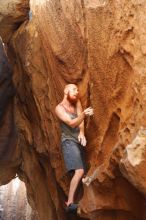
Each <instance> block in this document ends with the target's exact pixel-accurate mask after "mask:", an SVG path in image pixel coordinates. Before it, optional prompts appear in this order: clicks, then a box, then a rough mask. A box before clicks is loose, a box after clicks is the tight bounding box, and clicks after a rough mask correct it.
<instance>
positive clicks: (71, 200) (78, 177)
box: [67, 169, 84, 206]
mask: <svg viewBox="0 0 146 220" xmlns="http://www.w3.org/2000/svg"><path fill="white" fill-rule="evenodd" d="M83 175H84V170H83V169H77V170H75V174H74V176H73V178H72V180H71V182H70V189H69V195H68V201H67V206H68V205H69V204H71V203H74V195H75V191H76V189H77V186H78V184H79V182H80V180H81V178H82V177H83Z"/></svg>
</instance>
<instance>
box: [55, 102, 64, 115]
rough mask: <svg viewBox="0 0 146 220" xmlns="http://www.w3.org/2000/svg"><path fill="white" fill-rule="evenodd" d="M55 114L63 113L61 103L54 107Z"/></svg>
mask: <svg viewBox="0 0 146 220" xmlns="http://www.w3.org/2000/svg"><path fill="white" fill-rule="evenodd" d="M55 112H56V114H58V113H60V112H64V108H63V107H62V105H61V103H59V104H58V105H57V106H56V107H55Z"/></svg>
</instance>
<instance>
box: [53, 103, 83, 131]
mask: <svg viewBox="0 0 146 220" xmlns="http://www.w3.org/2000/svg"><path fill="white" fill-rule="evenodd" d="M55 113H56V115H57V116H58V118H59V119H60V120H61V121H63V122H64V123H66V124H67V125H69V126H70V127H72V128H75V127H77V126H79V125H80V124H81V123H82V121H83V120H84V118H85V112H84V111H83V112H81V114H80V115H78V117H77V118H74V119H71V118H70V117H69V115H68V114H67V113H66V112H65V110H64V108H63V107H62V106H59V105H57V106H56V108H55Z"/></svg>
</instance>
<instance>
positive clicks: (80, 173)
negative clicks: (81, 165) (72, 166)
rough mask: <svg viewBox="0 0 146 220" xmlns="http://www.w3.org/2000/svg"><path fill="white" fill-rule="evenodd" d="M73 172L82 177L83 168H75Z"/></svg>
mask: <svg viewBox="0 0 146 220" xmlns="http://www.w3.org/2000/svg"><path fill="white" fill-rule="evenodd" d="M75 173H76V175H78V176H81V177H82V176H83V175H84V169H77V170H76V171H75Z"/></svg>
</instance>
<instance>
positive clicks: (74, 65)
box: [0, 0, 146, 220]
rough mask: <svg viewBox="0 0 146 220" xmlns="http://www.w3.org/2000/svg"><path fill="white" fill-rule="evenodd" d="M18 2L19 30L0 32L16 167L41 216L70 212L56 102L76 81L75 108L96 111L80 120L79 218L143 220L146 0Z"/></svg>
mask: <svg viewBox="0 0 146 220" xmlns="http://www.w3.org/2000/svg"><path fill="white" fill-rule="evenodd" d="M17 3H18V2H17V1H16V2H15V5H17ZM19 3H20V4H19V9H20V8H22V15H23V16H22V18H21V19H20V17H19V16H18V17H17V19H18V20H19V25H20V23H21V22H22V21H23V20H25V21H24V22H23V23H22V24H21V25H20V26H19V27H17V30H14V29H13V31H12V29H11V28H8V29H7V33H9V34H7V35H9V36H11V38H7V37H5V31H4V29H2V28H1V29H0V32H1V35H2V36H3V38H4V40H5V42H7V43H8V54H9V59H10V61H11V64H12V66H13V70H14V78H13V79H14V84H15V87H16V90H17V94H16V98H15V106H16V108H15V120H16V125H17V129H18V134H19V137H18V140H19V149H21V156H19V157H20V158H21V165H20V166H19V169H18V170H17V173H18V175H19V177H20V178H21V179H22V180H23V181H24V182H25V184H26V188H27V194H28V199H29V202H30V204H31V206H32V207H33V208H34V209H35V210H37V211H38V215H39V219H41V220H46V219H47V220H48V219H49V220H57V219H58V220H65V219H68V218H69V217H68V216H67V215H66V214H65V213H64V209H63V201H64V200H65V197H66V195H67V192H68V187H69V181H70V180H69V177H68V176H67V175H66V173H65V169H64V164H63V160H62V156H61V150H60V143H59V138H60V130H59V123H58V120H57V118H56V116H55V114H54V108H55V106H56V104H57V103H58V102H59V101H60V100H61V99H62V96H63V87H64V85H65V84H66V83H77V84H78V86H79V90H80V96H81V101H82V105H83V107H84V108H85V107H87V106H89V105H90V106H92V107H93V108H94V112H95V114H94V116H93V117H92V118H88V119H87V120H86V121H85V127H86V136H87V140H88V146H87V147H86V149H85V152H86V161H87V165H88V173H87V178H85V180H84V186H83V187H82V188H80V190H79V193H78V194H79V195H78V198H77V201H80V208H79V215H80V216H82V217H83V218H88V219H91V220H99V219H102V220H111V219H112V220H130V219H131V220H136V219H137V220H144V219H145V211H144V210H145V179H146V175H145V172H144V167H145V135H142V136H141V135H140V134H141V133H142V134H145V128H146V120H145V118H146V112H145V81H146V80H145V78H146V77H145V74H146V73H145V69H146V67H145V35H146V33H145V32H146V31H145V30H146V28H145V25H146V23H145V20H146V19H145V17H146V15H145V8H146V3H145V1H143V0H137V1H133V0H132V1H130V2H129V1H128V0H121V1H118V0H105V1H104V0H90V1H88V0H73V1H68V0H64V1H63V0H30V2H28V1H20V2H19ZM28 3H29V7H30V8H29V10H28ZM5 4H6V3H5ZM26 8H27V10H24V9H26ZM19 9H17V10H16V12H17V11H18V12H17V13H18V15H19ZM6 11H8V12H9V10H8V9H7V10H6ZM17 13H16V14H17ZM7 14H8V13H7ZM3 17H4V18H5V19H6V20H7V17H6V16H5V15H3ZM15 21H16V20H15V18H14V19H12V20H11V24H12V25H14V24H15ZM2 24H3V22H2V21H0V26H1V27H2ZM137 138H138V140H139V138H140V140H139V142H136V140H137ZM135 142H136V143H135ZM129 146H130V147H129ZM135 146H136V147H135ZM130 149H131V150H130ZM135 155H136V156H135ZM137 161H138V162H137ZM8 176H9V175H8ZM48 207H49V208H48ZM70 218H73V219H77V217H74V216H73V217H70Z"/></svg>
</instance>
